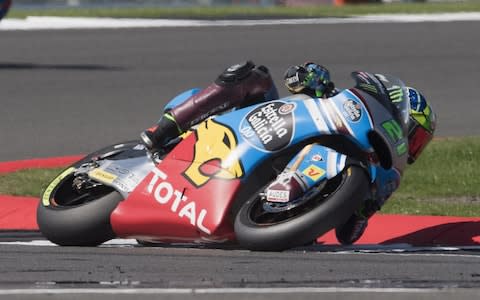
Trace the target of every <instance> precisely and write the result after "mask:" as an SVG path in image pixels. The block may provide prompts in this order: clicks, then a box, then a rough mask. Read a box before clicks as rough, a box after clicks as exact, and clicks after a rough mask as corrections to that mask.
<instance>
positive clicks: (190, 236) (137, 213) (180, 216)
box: [111, 134, 240, 242]
mask: <svg viewBox="0 0 480 300" xmlns="http://www.w3.org/2000/svg"><path fill="white" fill-rule="evenodd" d="M196 142H197V136H196V135H195V134H190V135H189V136H187V137H186V138H185V140H184V141H183V142H182V143H181V144H180V145H179V146H177V147H176V148H174V149H173V150H172V152H171V153H169V155H167V157H166V158H165V159H164V160H163V161H162V162H161V163H159V164H158V165H157V167H156V168H155V169H154V171H153V172H151V173H150V174H149V175H148V176H147V177H146V178H145V179H144V180H143V181H142V182H141V183H140V184H139V185H138V186H137V188H136V189H135V190H134V191H133V192H132V193H131V194H130V195H129V197H128V198H127V199H125V200H124V201H122V202H121V203H120V204H119V205H118V206H117V208H116V209H115V210H114V212H113V213H112V215H111V224H112V228H113V230H114V231H115V233H116V234H117V235H118V236H121V237H129V238H139V239H147V240H153V239H154V240H156V241H166V240H168V241H173V240H176V241H195V240H198V239H203V240H205V239H208V240H209V241H210V242H212V241H216V240H218V241H224V240H225V239H232V238H233V237H232V228H231V224H230V222H226V218H225V212H226V211H228V208H229V206H230V204H231V202H232V201H231V198H232V197H234V195H235V192H236V190H237V189H238V187H239V185H240V179H237V178H230V179H229V178H220V177H215V176H214V175H215V174H218V173H219V172H221V171H222V168H220V166H219V165H218V164H216V163H212V162H206V163H199V162H195V161H193V158H194V155H195V153H194V152H195V151H194V149H195V143H196ZM192 161H193V162H192ZM192 167H193V168H198V169H201V170H202V172H204V173H205V174H210V175H211V177H210V178H209V180H207V182H205V183H203V184H202V185H201V186H196V185H195V184H193V183H192V181H190V180H189V179H188V178H187V177H185V176H184V174H183V172H184V171H185V170H187V169H189V168H192ZM212 197H214V198H215V199H221V201H212V200H211V198H212Z"/></svg>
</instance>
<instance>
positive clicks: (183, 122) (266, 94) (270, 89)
mask: <svg viewBox="0 0 480 300" xmlns="http://www.w3.org/2000/svg"><path fill="white" fill-rule="evenodd" d="M277 98H278V92H277V89H276V87H275V85H274V83H273V80H272V78H271V76H270V73H269V72H268V69H267V68H266V67H264V66H255V64H254V63H253V62H251V61H247V62H245V63H241V64H237V65H233V66H231V67H229V68H227V69H226V70H225V71H223V72H222V74H220V75H219V76H218V78H217V79H216V80H215V82H214V83H212V84H211V85H209V86H208V87H207V88H205V89H204V90H202V91H200V92H199V93H197V94H194V95H193V96H191V97H190V98H188V99H187V100H185V101H184V102H182V103H181V104H179V105H177V106H176V107H174V108H172V109H171V110H170V111H168V113H167V114H165V116H167V115H168V118H166V117H165V116H164V117H163V118H162V119H161V120H160V121H159V124H158V126H156V127H154V128H152V129H151V130H146V131H144V132H143V133H142V134H141V138H142V140H143V141H144V143H145V145H146V146H147V148H148V149H153V150H155V149H159V148H161V147H162V146H163V145H164V143H165V142H168V141H169V140H171V139H172V138H175V137H177V136H178V135H179V134H180V133H182V132H184V131H185V130H187V129H188V128H190V127H191V126H193V125H196V124H198V123H200V122H201V121H203V120H205V119H206V118H208V117H209V116H212V115H214V114H218V113H221V112H224V111H226V110H228V109H231V108H234V107H243V106H247V105H250V104H253V103H256V102H261V101H265V100H273V99H277Z"/></svg>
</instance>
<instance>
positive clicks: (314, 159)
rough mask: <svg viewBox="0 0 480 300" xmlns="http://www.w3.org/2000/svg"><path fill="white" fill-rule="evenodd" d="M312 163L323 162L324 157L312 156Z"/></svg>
mask: <svg viewBox="0 0 480 300" xmlns="http://www.w3.org/2000/svg"><path fill="white" fill-rule="evenodd" d="M312 161H323V157H322V156H321V155H320V154H315V155H313V156H312Z"/></svg>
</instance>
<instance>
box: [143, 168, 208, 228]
mask: <svg viewBox="0 0 480 300" xmlns="http://www.w3.org/2000/svg"><path fill="white" fill-rule="evenodd" d="M153 174H154V175H153V177H152V179H151V180H150V183H149V184H148V186H147V191H148V193H149V194H150V195H152V196H153V197H154V199H155V201H157V202H158V203H159V204H161V205H170V211H171V212H173V213H175V214H177V216H178V217H179V218H186V219H187V220H188V221H189V222H190V224H192V226H195V227H197V228H198V229H199V230H201V231H202V232H204V233H206V234H211V231H210V229H208V228H207V227H205V225H204V224H203V222H204V220H205V217H206V216H207V214H208V211H207V210H206V209H201V210H200V211H199V212H198V213H197V204H196V203H195V201H193V200H189V199H188V197H187V196H185V195H184V192H181V191H179V190H178V189H176V188H175V187H174V186H173V185H172V184H171V183H170V182H169V181H168V180H167V174H165V173H164V172H163V171H161V170H160V169H153ZM184 191H185V190H184Z"/></svg>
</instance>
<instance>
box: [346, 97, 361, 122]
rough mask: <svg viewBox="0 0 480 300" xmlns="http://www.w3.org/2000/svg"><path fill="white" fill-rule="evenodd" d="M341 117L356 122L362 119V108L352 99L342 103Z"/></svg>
mask: <svg viewBox="0 0 480 300" xmlns="http://www.w3.org/2000/svg"><path fill="white" fill-rule="evenodd" d="M343 115H344V117H345V118H348V119H350V121H352V122H357V121H358V120H360V118H362V107H361V106H360V104H359V103H358V102H357V101H355V100H352V99H348V100H346V101H345V102H343Z"/></svg>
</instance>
